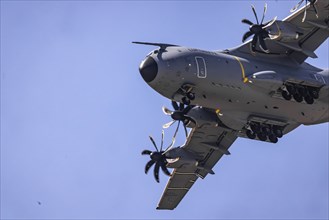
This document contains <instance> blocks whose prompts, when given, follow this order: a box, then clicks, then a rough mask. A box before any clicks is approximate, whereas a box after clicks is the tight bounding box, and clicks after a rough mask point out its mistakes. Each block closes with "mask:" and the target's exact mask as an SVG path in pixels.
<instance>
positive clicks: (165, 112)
mask: <svg viewBox="0 0 329 220" xmlns="http://www.w3.org/2000/svg"><path fill="white" fill-rule="evenodd" d="M162 111H163V113H164V114H165V115H171V114H172V113H173V111H171V110H169V109H167V108H166V107H164V106H162Z"/></svg>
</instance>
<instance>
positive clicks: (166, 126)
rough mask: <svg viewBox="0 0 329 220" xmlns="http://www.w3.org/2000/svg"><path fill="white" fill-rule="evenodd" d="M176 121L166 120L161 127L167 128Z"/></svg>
mask: <svg viewBox="0 0 329 220" xmlns="http://www.w3.org/2000/svg"><path fill="white" fill-rule="evenodd" d="M175 122H176V121H171V122H168V123H167V124H164V125H162V128H165V129H166V128H169V127H170V126H171V125H172V124H174V123H175Z"/></svg>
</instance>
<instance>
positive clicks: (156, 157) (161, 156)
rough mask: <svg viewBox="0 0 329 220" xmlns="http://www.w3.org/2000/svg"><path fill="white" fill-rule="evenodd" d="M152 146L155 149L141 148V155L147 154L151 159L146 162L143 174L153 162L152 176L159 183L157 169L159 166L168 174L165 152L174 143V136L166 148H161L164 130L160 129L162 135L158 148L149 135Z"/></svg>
mask: <svg viewBox="0 0 329 220" xmlns="http://www.w3.org/2000/svg"><path fill="white" fill-rule="evenodd" d="M149 138H150V140H151V142H152V144H153V146H154V148H155V150H156V151H150V150H143V151H142V155H149V156H150V158H151V160H150V161H149V162H147V163H146V166H145V174H147V172H148V171H149V170H150V168H151V167H152V166H153V165H154V164H155V166H154V172H153V174H154V178H155V180H156V181H157V182H158V183H159V170H160V168H161V169H162V171H163V172H164V173H165V174H166V175H168V176H170V172H169V171H168V169H167V167H166V165H167V163H168V162H167V160H166V159H167V157H166V155H165V154H166V153H167V152H168V150H169V149H170V148H171V147H172V146H173V145H174V143H175V138H173V140H172V142H171V144H170V145H169V146H168V147H167V149H166V150H163V149H162V147H163V138H164V131H162V135H161V146H160V149H159V148H158V147H157V145H156V143H155V141H154V139H153V138H152V137H151V136H149Z"/></svg>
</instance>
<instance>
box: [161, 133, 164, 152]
mask: <svg viewBox="0 0 329 220" xmlns="http://www.w3.org/2000/svg"><path fill="white" fill-rule="evenodd" d="M163 138H164V130H162V133H161V146H160V152H161V151H162V147H163Z"/></svg>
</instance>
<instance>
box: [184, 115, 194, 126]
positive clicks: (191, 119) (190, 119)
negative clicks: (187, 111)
mask: <svg viewBox="0 0 329 220" xmlns="http://www.w3.org/2000/svg"><path fill="white" fill-rule="evenodd" d="M184 116H185V119H187V120H188V121H191V122H193V123H194V124H196V121H195V120H194V119H193V118H191V117H190V116H188V115H184ZM186 124H187V123H186Z"/></svg>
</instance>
